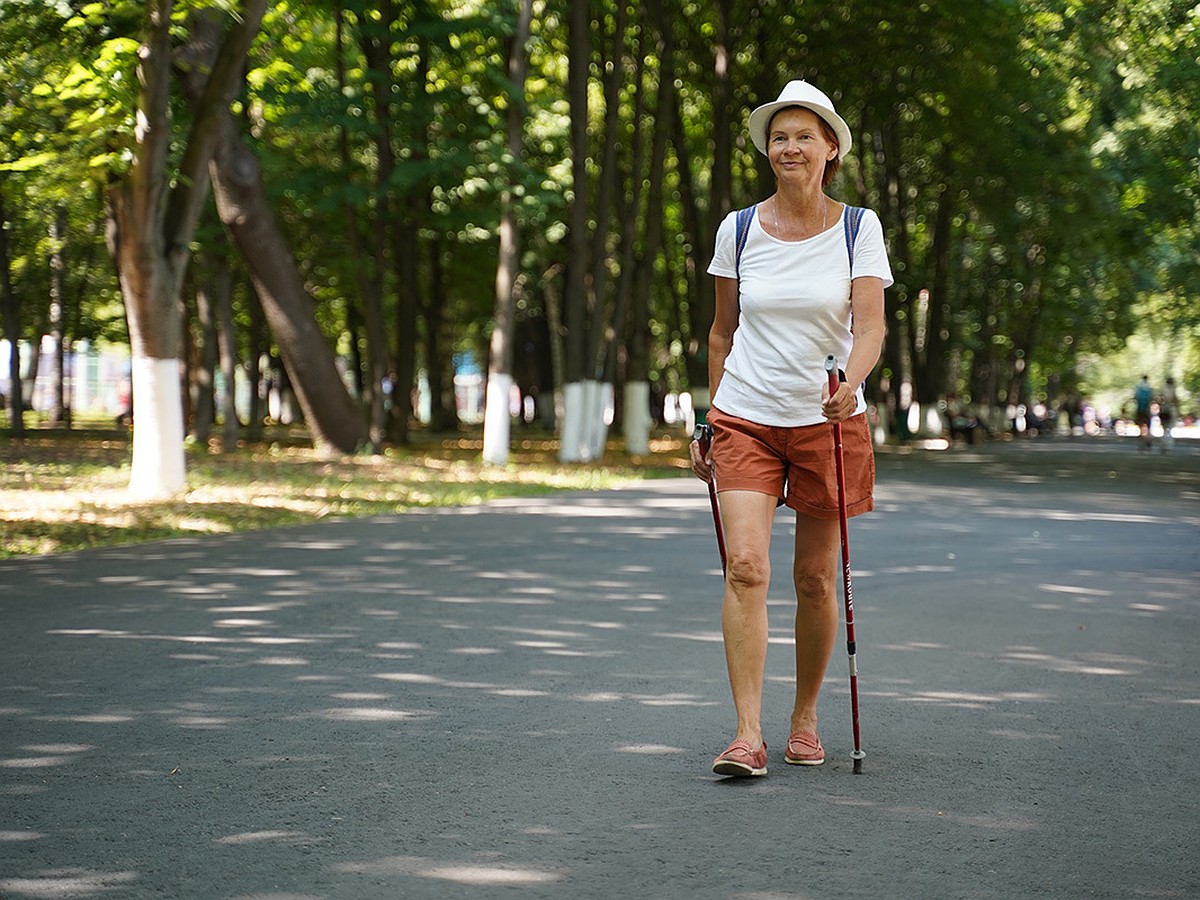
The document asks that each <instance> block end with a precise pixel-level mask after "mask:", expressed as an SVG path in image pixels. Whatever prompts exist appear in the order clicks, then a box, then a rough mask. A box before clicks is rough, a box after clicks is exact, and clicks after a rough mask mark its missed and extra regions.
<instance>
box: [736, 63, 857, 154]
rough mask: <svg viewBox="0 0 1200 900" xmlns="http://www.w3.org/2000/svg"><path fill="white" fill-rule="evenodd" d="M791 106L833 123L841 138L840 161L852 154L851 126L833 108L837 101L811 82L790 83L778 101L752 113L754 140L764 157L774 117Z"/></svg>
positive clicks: (831, 124)
mask: <svg viewBox="0 0 1200 900" xmlns="http://www.w3.org/2000/svg"><path fill="white" fill-rule="evenodd" d="M789 106H802V107H804V108H805V109H811V110H812V111H813V112H815V113H816V114H817V115H818V116H820V117H821V118H822V119H824V120H825V121H826V122H828V123H829V127H830V128H832V129H833V133H834V134H836V135H837V139H838V159H842V158H843V157H844V156H845V155H846V154H847V153H849V152H850V145H851V140H850V126H849V125H847V124H846V120H845V119H843V118H842V117H841V116H839V115H838V114H837V111H836V110H835V109H834V108H833V101H832V100H830V99H829V98H828V97H827V96H826V95H825V93H824V92H823V91H820V90H818V89H817V88H815V87H813V86H812V85H811V84H809V83H808V82H807V81H789V82H788V83H787V85H786V86H785V87H784V89H783V90H782V91H781V92H780V94H779V99H778V100H775V101H774V102H772V103H764V104H763V105H762V106H760V107H758V109H756V110H754V112H752V113H750V139H751V140H752V141H754V146H755V147H757V148H758V152H759V153H761V154H763V155H764V156H765V155H766V153H767V127H768V126H769V125H770V124H771V116H773V115H775V113H777V112H778V111H779V110H781V109H786V108H787V107H789Z"/></svg>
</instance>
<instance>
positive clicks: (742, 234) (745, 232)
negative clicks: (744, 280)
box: [733, 203, 758, 281]
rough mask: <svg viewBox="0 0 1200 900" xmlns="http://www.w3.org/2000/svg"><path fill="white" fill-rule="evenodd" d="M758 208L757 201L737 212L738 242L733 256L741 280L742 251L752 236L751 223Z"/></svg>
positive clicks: (734, 268)
mask: <svg viewBox="0 0 1200 900" xmlns="http://www.w3.org/2000/svg"><path fill="white" fill-rule="evenodd" d="M756 209H758V204H757V203H755V204H754V205H753V206H747V207H746V208H745V209H739V210H738V213H737V220H736V224H737V243H736V245H735V247H736V252H735V255H734V258H733V271H734V272H735V273H736V274H737V276H738V280H739V281H740V280H741V275H742V251H743V250H745V249H746V239H747V238H749V237H750V223H751V222H752V221H753V220H754V210H756Z"/></svg>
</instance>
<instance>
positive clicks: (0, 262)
mask: <svg viewBox="0 0 1200 900" xmlns="http://www.w3.org/2000/svg"><path fill="white" fill-rule="evenodd" d="M0 178H2V176H0ZM7 225H8V210H7V207H6V206H5V203H4V184H3V182H2V181H0V311H2V312H3V325H4V336H5V338H7V339H8V383H9V390H8V397H7V400H8V410H9V426H8V427H9V431H10V432H11V433H12V436H13V437H14V438H23V437H25V404H24V402H23V401H22V396H21V325H20V322H21V315H20V305H19V301H18V300H17V295H16V292H15V291H14V290H13V283H12V261H11V259H10V257H9V252H10V251H9V249H8V228H7Z"/></svg>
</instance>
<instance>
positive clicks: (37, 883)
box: [0, 439, 1200, 900]
mask: <svg viewBox="0 0 1200 900" xmlns="http://www.w3.org/2000/svg"><path fill="white" fill-rule="evenodd" d="M1195 443H1200V442H1195ZM877 502H878V509H877V511H876V512H875V513H874V514H872V515H869V516H865V517H862V518H859V519H856V520H854V521H853V522H852V525H851V541H852V549H853V561H854V589H855V610H856V625H857V630H858V639H859V650H858V660H859V669H860V677H859V684H860V691H861V707H862V713H861V715H862V729H863V743H864V749H865V750H866V751H867V757H866V760H865V766H864V773H863V774H862V775H859V776H855V775H853V774H852V773H851V761H850V751H851V749H852V746H851V744H852V741H851V734H850V716H849V700H848V689H847V678H846V671H845V660H844V655H843V652H842V647H843V645H842V643H841V641H840V640H839V643H838V650H837V651H835V656H834V662H833V664H832V665H831V666H830V670H829V674H828V679H827V682H826V687H825V690H824V692H823V694H822V706H821V710H820V713H821V721H822V737H823V740H824V743H825V745H826V749H827V751H828V753H829V755H830V758H829V761H828V762H827V763H826V765H824V766H822V767H819V768H793V767H789V766H785V765H783V762H782V753H783V749H784V742H785V740H786V729H787V722H788V713H789V711H790V683H791V670H792V662H791V648H790V646H789V644H790V634H789V632H790V607H791V601H790V599H789V586H788V578H787V574H786V573H787V570H788V550H789V543H790V541H789V537H788V536H789V534H790V527H791V526H790V519H789V515H785V512H786V511H781V512H780V514H779V517H778V519H777V533H776V542H775V546H774V554H775V555H774V564H775V569H776V573H777V575H776V579H775V582H774V584H773V587H772V591H771V617H772V646H771V650H770V654H769V656H768V663H767V666H768V673H767V674H768V683H767V690H766V702H765V709H764V719H765V723H766V725H767V729H768V731H767V742H768V744H769V745H770V747H771V759H770V774H769V775H768V776H767V777H765V778H762V779H755V780H743V781H728V780H721V779H718V778H716V777H715V776H713V775H712V774H711V773H710V771H709V762H710V760H711V758H712V757H713V756H714V755H715V754H716V753H717V752H718V751H719V750H721V749H722V748H723V747H724V745H725V744H726V742H727V741H728V740H729V738H730V737H731V734H732V725H733V718H732V710H731V703H730V700H729V693H728V686H727V682H726V679H725V670H724V659H723V654H722V646H721V642H720V633H719V618H718V607H719V594H720V576H719V564H718V560H717V555H716V550H715V541H714V539H713V534H712V529H711V518H710V516H709V511H708V505H707V499H706V494H705V492H704V490H703V486H702V485H701V484H700V483H699V482H697V481H695V480H691V479H684V478H680V479H671V480H664V481H656V482H649V483H646V484H644V485H642V486H639V487H636V488H631V489H627V490H619V491H612V492H608V493H581V494H562V495H556V496H551V497H547V498H544V499H527V500H513V501H504V502H496V503H491V504H488V505H485V506H480V507H475V508H467V509H460V510H438V511H427V512H414V513H411V514H405V515H401V516H394V517H387V518H377V519H371V520H359V521H341V522H329V523H324V524H318V525H313V526H308V527H302V528H294V529H288V530H281V531H274V532H267V533H260V534H254V535H239V536H234V537H215V538H200V539H194V540H177V541H171V542H165V543H159V544H152V545H144V546H140V547H134V548H126V549H113V550H103V551H91V552H84V553H74V554H70V555H64V556H57V557H44V558H35V559H25V560H11V561H4V562H0V648H2V655H0V897H4V898H6V900H7V898H67V897H105V898H121V897H179V898H207V897H213V898H256V900H285V898H286V900H307V898H339V900H340V898H377V897H378V898H393V897H404V898H410V897H411V898H427V897H430V898H432V897H437V898H442V897H470V898H476V897H478V898H485V897H486V898H490V897H499V898H504V897H514V898H515V897H522V898H526V897H531V898H592V897H595V898H600V897H604V898H608V897H631V896H637V897H681V898H683V897H687V898H693V897H695V898H758V900H787V898H790V900H801V898H805V900H821V898H860V897H861V898H1023V897H1033V898H1040V897H1049V898H1080V897H1105V898H1121V900H1125V898H1133V897H1200V863H1198V860H1200V810H1198V808H1197V807H1198V798H1200V764H1198V760H1197V754H1196V750H1195V741H1196V737H1197V735H1198V734H1200V663H1198V661H1197V659H1198V654H1197V647H1198V646H1200V640H1198V639H1200V580H1198V576H1200V446H1195V445H1194V444H1188V443H1185V442H1180V444H1179V445H1178V446H1177V448H1176V452H1175V453H1174V454H1172V455H1170V456H1163V455H1147V454H1139V453H1137V452H1135V450H1134V449H1133V445H1132V444H1131V443H1129V442H1127V441H1120V440H1117V439H1109V440H1089V441H1086V442H1085V441H1080V442H1075V443H1072V442H1067V441H1059V442H1045V443H1036V442H1021V443H1012V444H993V445H989V446H987V447H985V448H983V449H979V450H956V451H953V452H949V453H924V452H914V453H911V454H900V453H896V452H889V453H887V454H883V455H881V457H880V460H879V485H878V490H877Z"/></svg>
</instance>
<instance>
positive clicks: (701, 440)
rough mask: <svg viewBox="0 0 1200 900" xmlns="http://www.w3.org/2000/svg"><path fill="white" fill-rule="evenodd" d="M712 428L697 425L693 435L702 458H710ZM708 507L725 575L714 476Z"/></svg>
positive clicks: (710, 484)
mask: <svg viewBox="0 0 1200 900" xmlns="http://www.w3.org/2000/svg"><path fill="white" fill-rule="evenodd" d="M712 436H713V430H712V426H711V425H709V424H707V423H699V422H698V423H697V424H696V433H695V434H694V435H692V437H694V438H695V439H696V442H697V443H698V444H699V445H700V458H701V459H704V458H706V457H707V456H708V450H709V448H710V447H712ZM708 505H709V506H711V507H712V517H713V528H715V529H716V532H717V550H718V551H719V552H720V554H721V574H722V575H724V574H725V529H724V528H723V527H722V526H721V507H720V506H719V505H718V504H717V479H716V477H715V476H714V477H713V478H711V479H710V480H709V482H708Z"/></svg>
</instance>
